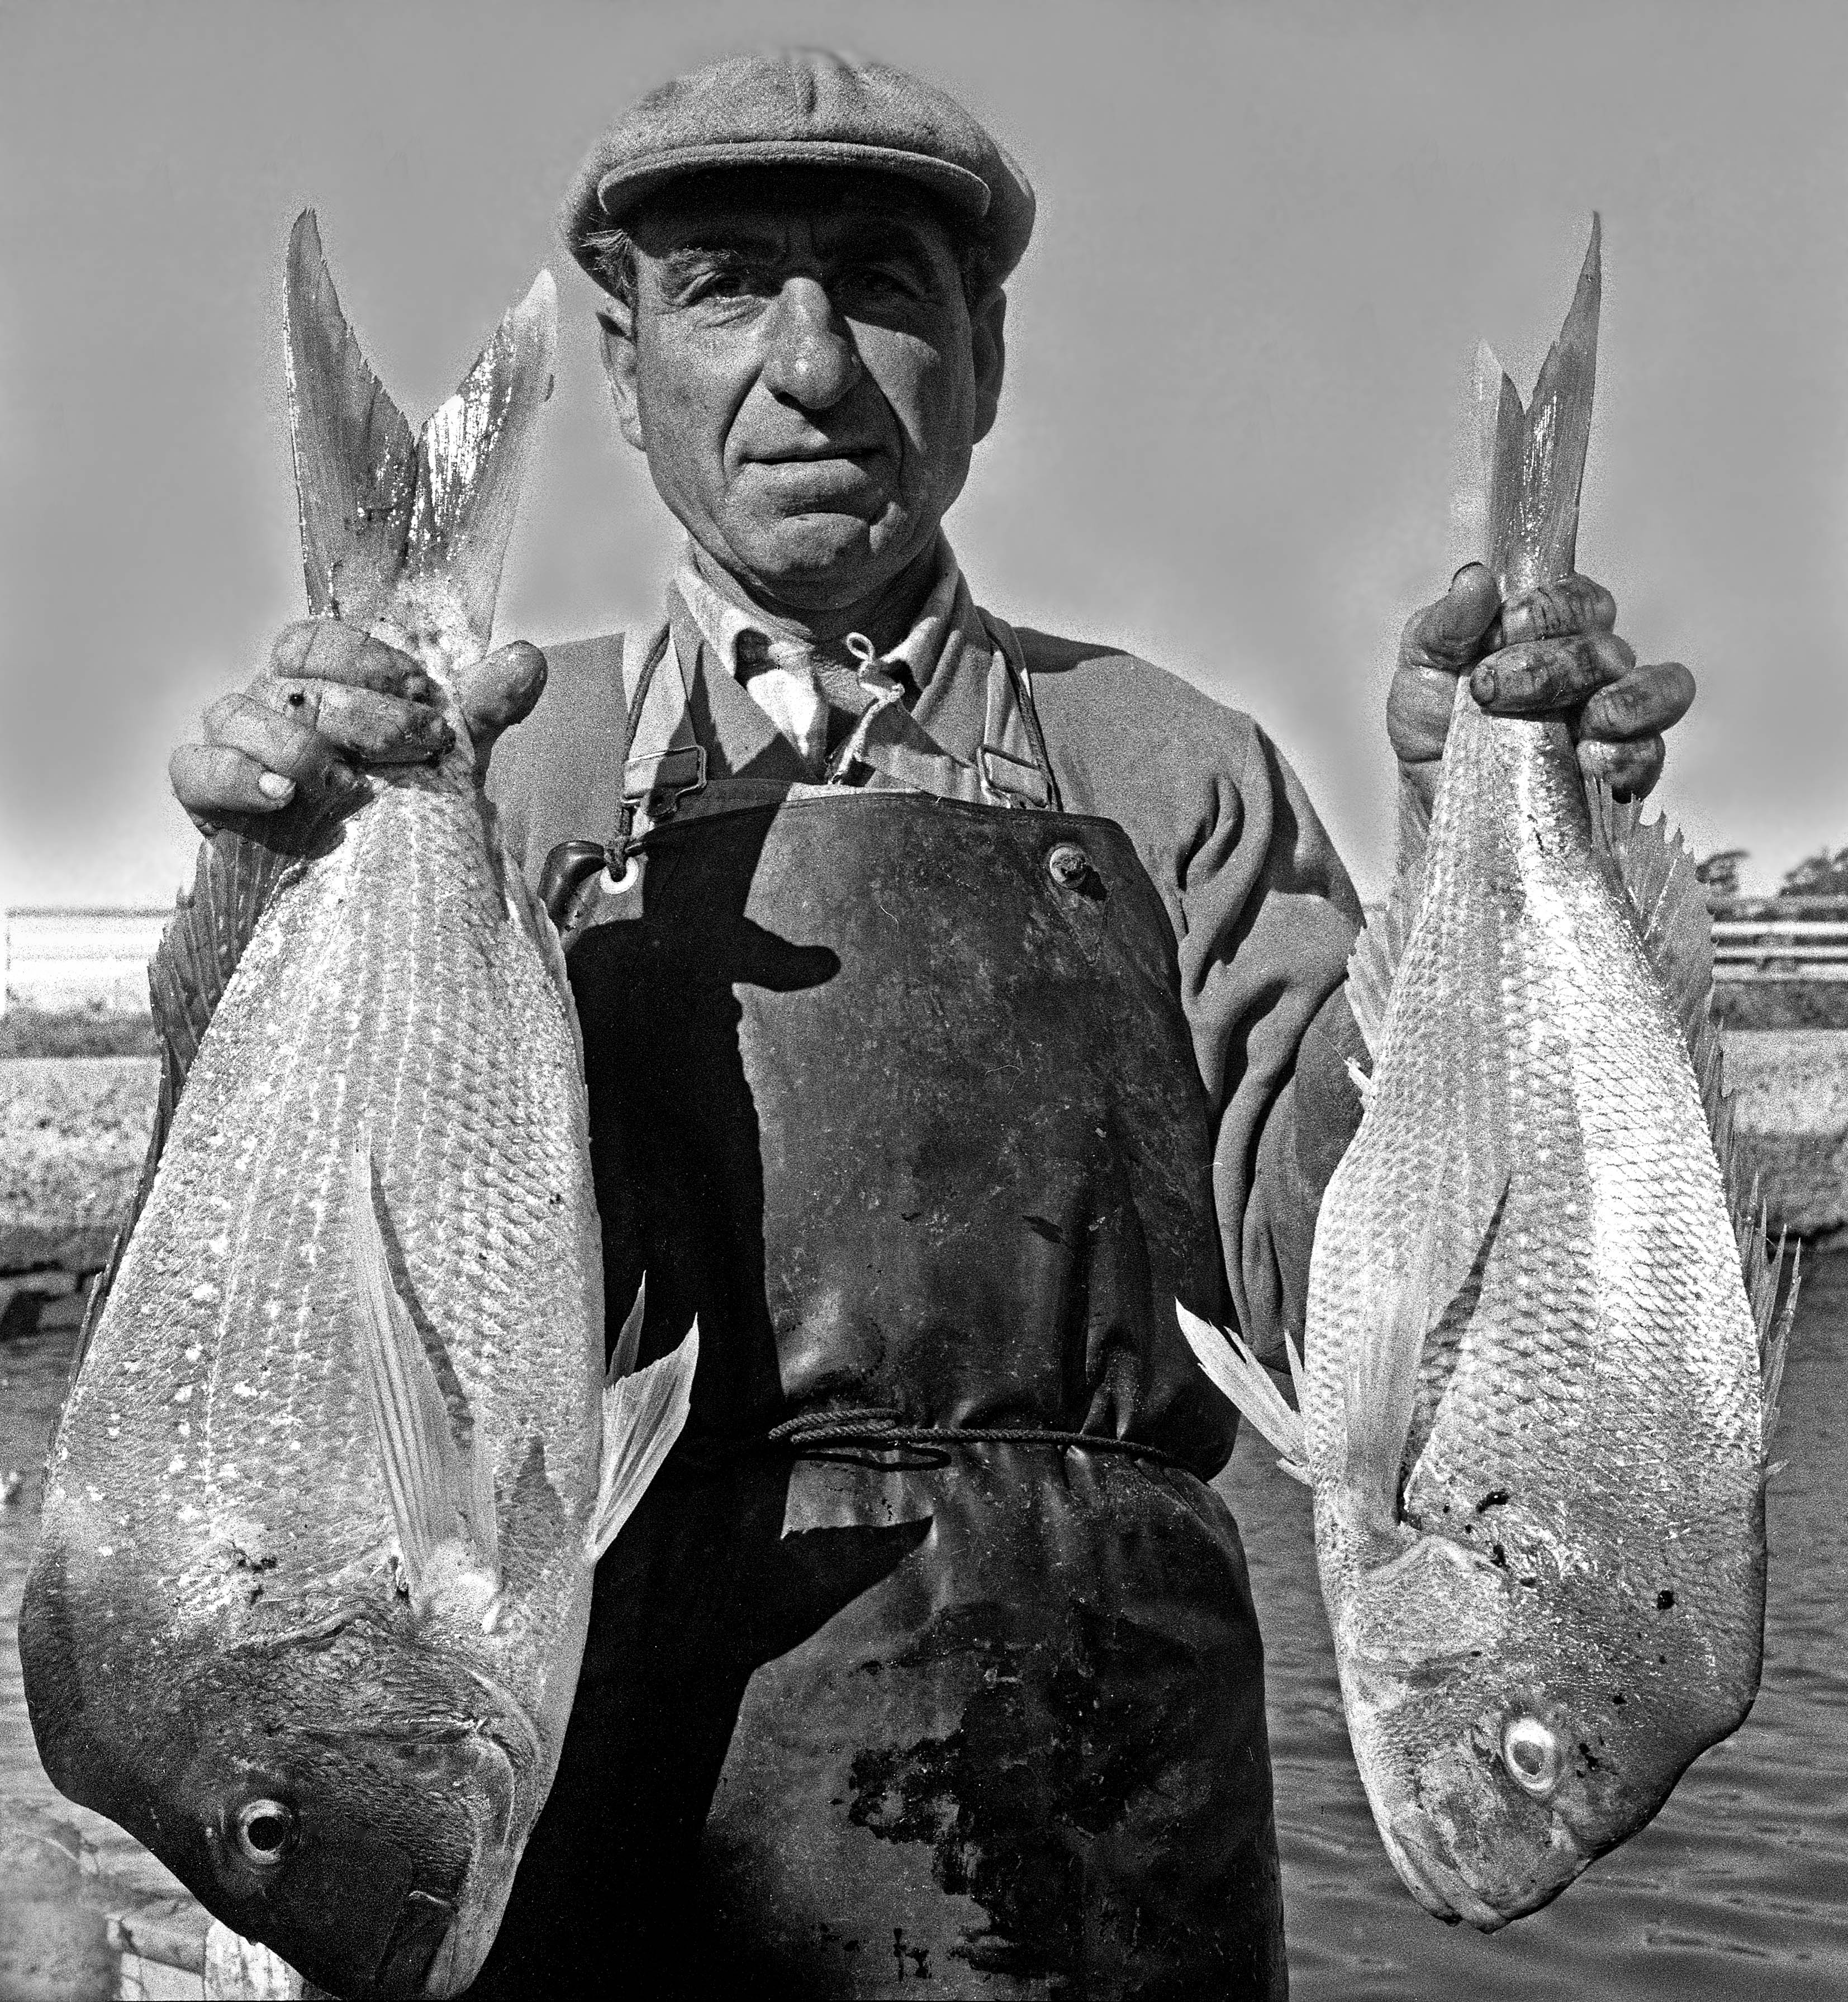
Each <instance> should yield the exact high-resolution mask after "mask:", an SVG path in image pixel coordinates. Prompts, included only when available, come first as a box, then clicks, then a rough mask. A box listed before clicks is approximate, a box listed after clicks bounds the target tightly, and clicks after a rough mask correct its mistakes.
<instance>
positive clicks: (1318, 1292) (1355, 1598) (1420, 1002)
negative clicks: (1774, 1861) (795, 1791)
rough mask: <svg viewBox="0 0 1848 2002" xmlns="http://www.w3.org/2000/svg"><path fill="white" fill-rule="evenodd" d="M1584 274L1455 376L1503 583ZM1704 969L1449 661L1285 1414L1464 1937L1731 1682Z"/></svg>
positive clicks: (1489, 1922) (1714, 1729) (1730, 1276)
mask: <svg viewBox="0 0 1848 2002" xmlns="http://www.w3.org/2000/svg"><path fill="white" fill-rule="evenodd" d="M1598 298H1599V256H1598V241H1597V234H1596V230H1595V226H1594V231H1593V236H1592V248H1591V251H1590V253H1589V254H1588V257H1587V259H1586V262H1585V271H1584V273H1583V274H1581V278H1580V281H1579V288H1578V295H1577V297H1576V298H1575V299H1574V303H1573V308H1572V310H1571V312H1570V313H1569V314H1568V316H1567V320H1566V323H1565V326H1564V329H1563V330H1562V332H1561V334H1560V339H1559V340H1558V342H1557V344H1556V345H1555V347H1554V348H1553V351H1552V353H1551V354H1549V356H1548V357H1547V360H1546V365H1545V367H1544V368H1543V370H1542V371H1541V375H1540V380H1539V383H1538V385H1536V389H1535V392H1534V397H1533V401H1532V406H1531V408H1530V409H1529V410H1523V408H1522V405H1521V403H1520V399H1519V398H1518V396H1516V394H1515V390H1514V387H1513V385H1512V383H1510V382H1508V379H1507V378H1506V377H1505V375H1501V371H1500V369H1499V368H1498V366H1492V367H1491V370H1490V371H1489V373H1488V375H1487V378H1486V380H1485V385H1484V386H1485V388H1486V389H1487V392H1488V393H1487V399H1486V402H1485V410H1486V412H1487V416H1488V420H1489V424H1488V433H1489V442H1490V447H1491V449H1490V480H1489V486H1490V511H1489V523H1488V525H1489V555H1490V562H1491V568H1492V569H1493V570H1494V574H1495V575H1496V577H1497V581H1498V584H1500V586H1501V589H1502V591H1503V594H1504V595H1505V596H1507V595H1511V594H1512V593H1513V592H1515V591H1527V590H1532V589H1535V588H1539V587H1544V586H1546V585H1550V584H1553V583H1556V582H1557V581H1560V580H1561V579H1563V578H1564V577H1567V575H1569V574H1570V573H1571V570H1572V567H1573V553H1574V535H1575V532H1576V525H1577V519H1578V493H1579V485H1580V481H1581V478H1582V476H1583V471H1584V463H1585V443H1586V440H1587V438H1588V432H1589V425H1590V418H1591V403H1592V375H1593V370H1594V365H1595V353H1596V340H1597V323H1598ZM1489 360H1490V361H1491V364H1492V362H1493V358H1492V357H1491V358H1489ZM1627 886H1628V887H1627ZM1711 964H1712V961H1711V949H1710V942H1709V938H1708V931H1707V916H1706V910H1705V906H1704V903H1703V900H1702V896H1701V893H1700V888H1699V886H1698V885H1697V884H1696V883H1695V881H1694V880H1693V869H1692V865H1691V863H1690V862H1689V859H1688V857H1687V856H1686V855H1685V854H1684V853H1682V852H1681V851H1680V850H1679V848H1678V847H1671V846H1668V845H1667V844H1665V842H1664V841H1663V839H1662V837H1661V832H1660V830H1659V828H1645V829H1640V830H1639V829H1638V828H1636V826H1635V825H1634V815H1625V814H1622V813H1620V812H1618V811H1613V809H1611V808H1610V807H1608V806H1607V805H1603V804H1600V805H1599V807H1598V809H1597V811H1596V813H1595V816H1594V814H1593V813H1592V812H1591V811H1588V802H1587V799H1586V796H1585V788H1584V786H1583V783H1582V781H1581V777H1580V774H1579V769H1578V759H1577V755H1576V752H1575V749H1574V745H1573V743H1572V741H1571V736H1570V734H1569V733H1568V731H1567V728H1566V726H1565V724H1564V722H1563V721H1560V720H1557V719H1552V720H1543V721H1516V720H1506V719H1500V720H1498V719H1493V718H1491V717H1487V716H1486V715H1485V714H1484V713H1483V712H1482V710H1480V709H1479V708H1478V707H1477V705H1476V703H1475V701H1474V699H1473V697H1472V696H1471V693H1470V685H1469V682H1468V681H1467V679H1465V680H1464V681H1463V682H1460V683H1459V687H1458V689H1457V695H1456V708H1455V711H1454V714H1453V717H1452V724H1451V730H1450V736H1449V744H1448V746H1447V748H1446V750H1445V759H1444V769H1443V776H1442V781H1441V783H1440V787H1439V790H1438V799H1437V803H1436V807H1435V811H1434V814H1433V817H1432V821H1431V831H1430V835H1429V839H1428V845H1427V846H1426V848H1425V850H1424V856H1423V858H1422V863H1421V866H1417V867H1414V870H1413V871H1412V872H1411V873H1410V874H1409V875H1408V876H1407V877H1406V878H1405V879H1404V880H1403V881H1402V883H1401V884H1400V890H1399V892H1398V895H1397V896H1396V899H1395V903H1394V905H1393V908H1392V909H1390V910H1389V912H1388V913H1386V916H1384V918H1383V919H1382V920H1381V922H1380V925H1379V933H1378V935H1377V936H1375V935H1374V934H1373V933H1371V932H1370V933H1369V938H1368V939H1366V940H1363V941H1362V945H1361V947H1359V948H1358V949H1357V951H1356V955H1355V972H1354V974H1353V975H1351V978H1350V992H1351V994H1353V995H1354V996H1355V1002H1356V1015H1357V1019H1359V1020H1361V1021H1362V1026H1363V1027H1368V1028H1369V1040H1370V1041H1371V1043H1372V1048H1373V1050H1374V1052H1375V1055H1376V1065H1375V1069H1374V1071H1373V1076H1372V1086H1371V1088H1370V1092H1369V1102H1368V1107H1367V1111H1366V1114H1365V1118H1363V1120H1362V1124H1361V1127H1360V1130H1359V1132H1358V1134H1357V1135H1355V1140H1354V1142H1353V1144H1352V1145H1351V1147H1350V1148H1349V1149H1348V1153H1346V1155H1345V1156H1344V1158H1343V1160H1342V1161H1341V1165H1340V1167H1338V1168H1337V1170H1336V1172H1335V1174H1334V1177H1333V1179H1332V1180H1331V1181H1330V1184H1329V1187H1328V1191H1327V1196H1326V1197H1325V1198H1324V1200H1323V1208H1322V1213H1321V1218H1320V1223H1319V1225H1318V1227H1317V1233H1316V1244H1315V1250H1314V1255H1313V1260H1312V1263H1311V1268H1310V1278H1309V1317H1308V1329H1307V1356H1306V1365H1305V1376H1304V1381H1303V1385H1302V1393H1303V1394H1302V1408H1303V1417H1304V1430H1305V1435H1306V1446H1307V1460H1308V1463H1309V1471H1310V1473H1311V1474H1312V1476H1313V1487H1314V1490H1315V1513H1316V1553H1317V1558H1318V1563H1319V1567H1320V1572H1321V1578H1322V1586H1323V1599H1324V1600H1325V1603H1326V1604H1327V1609H1328V1616H1329V1623H1330V1627H1331V1629H1332V1631H1333V1633H1334V1642H1335V1651H1336V1655H1337V1661H1338V1662H1339V1664H1340V1668H1341V1688H1342V1697H1343V1700H1344V1707H1345V1709H1346V1711H1347V1716H1348V1730H1349V1734H1350V1736H1351V1739H1352V1741H1353V1744H1354V1749H1355V1760H1356V1762H1357V1763H1358V1766H1359V1767H1360V1770H1361V1774H1362V1778H1363V1780H1364V1781H1365V1784H1366V1787H1367V1792H1368V1797H1369V1801H1370V1802H1371V1804H1372V1808H1373V1813H1374V1817H1375V1819H1376V1822H1377V1823H1378V1825H1379V1829H1380V1833H1381V1835H1382V1836H1383V1839H1384V1840H1385V1842H1386V1847H1387V1849H1388V1850H1389V1853H1390V1854H1391V1855H1392V1857H1393V1862H1394V1864H1395V1865H1396V1867H1397V1868H1398V1870H1399V1872H1400V1876H1401V1877H1402V1878H1403V1880H1404V1881H1405V1882H1406V1884H1407V1887H1408V1888H1409V1889H1411V1890H1412V1891H1413V1892H1414V1895H1416V1896H1417V1897H1418V1898H1419V1899H1420V1901H1421V1903H1424V1905H1425V1906H1427V1908H1428V1910H1431V1911H1432V1912H1434V1913H1437V1914H1438V1916H1440V1917H1446V1918H1452V1917H1463V1918H1466V1919H1468V1920H1470V1921H1471V1923H1473V1924H1476V1925H1477V1926H1480V1927H1483V1928H1484V1929H1485V1930H1493V1929H1494V1927H1497V1926H1498V1925H1501V1924H1505V1922H1506V1921H1507V1920H1509V1919H1511V1918H1513V1917H1518V1916H1519V1915H1520V1914H1521V1913H1524V1912H1528V1911H1531V1910H1534V1909H1536V1907H1537V1906H1540V1905H1543V1904H1544V1903H1546V1902H1547V1900H1548V1899H1550V1898H1552V1897H1553V1896H1556V1895H1557V1892H1559V1891H1560V1889H1562V1888H1563V1887H1564V1885H1566V1884H1567V1883H1569V1882H1571V1879H1572V1878H1574V1876H1575V1875H1577V1874H1578V1871H1580V1870H1581V1869H1582V1868H1584V1867H1585V1864H1586V1863H1587V1862H1588V1861H1589V1860H1590V1859H1591V1858H1592V1857H1595V1856H1596V1855H1598V1854H1600V1853H1602V1851H1603V1850H1606V1849H1608V1848H1609V1847H1612V1846H1613V1844H1614V1843H1618V1842H1620V1841H1622V1840H1623V1839H1624V1838H1625V1836H1628V1835H1630V1834H1633V1833H1634V1832H1635V1831H1636V1829H1638V1828H1640V1827H1641V1826H1643V1825H1644V1823H1645V1822H1647V1821H1648V1819H1650V1817H1651V1815H1654V1812H1656V1810H1657V1809H1658V1808H1659V1807H1660V1806H1661V1803H1662V1801H1664V1800H1665V1798H1667V1796H1668V1791H1669V1789H1670V1788H1671V1787H1672V1786H1673V1785H1674V1784H1675V1781H1676V1780H1677V1779H1678V1778H1679V1776H1680V1774H1682V1771H1683V1770H1685V1769H1686V1767H1687V1765H1688V1764H1689V1762H1690V1761H1691V1760H1693V1759H1694V1758H1695V1757H1696V1756H1697V1755H1698V1754H1699V1753H1700V1752H1701V1751H1703V1749H1705V1748H1706V1747H1707V1746H1709V1745H1711V1744H1713V1743H1714V1742H1716V1741H1717V1739H1721V1738H1722V1737H1724V1735H1726V1734H1727V1733H1728V1732H1731V1731H1732V1730H1734V1729H1735V1728H1736V1727H1737V1726H1738V1724H1739V1723H1740V1722H1741V1721H1742V1720H1743V1718H1744V1717H1745V1713H1746V1711H1747V1710H1748V1709H1749V1707H1750V1705H1751V1703H1752V1697H1753V1695H1754V1694H1755V1693H1756V1690H1757V1687H1758V1679H1759V1662H1760V1657H1761V1654H1762V1650H1763V1626H1764V1590H1765V1543H1764V1500H1763V1452H1764V1446H1765V1443H1766V1434H1767V1432H1768V1430H1769V1425H1768V1421H1767V1418H1766V1412H1765V1409H1764V1402H1763V1398H1762V1397H1761V1393H1760V1371H1761V1352H1760V1342H1761V1332H1762V1328H1763V1317H1762V1314H1761V1310H1763V1313H1768V1310H1769V1307H1770V1293H1771V1292H1772V1290H1773V1287H1772V1282H1771V1279H1770V1275H1768V1274H1767V1273H1766V1271H1765V1269H1764V1268H1763V1261H1762V1259H1761V1257H1760V1256H1759V1253H1758V1252H1757V1250H1756V1249H1752V1250H1750V1251H1749V1252H1748V1254H1746V1255H1747V1257H1748V1259H1749V1271H1750V1275H1751V1277H1752V1281H1753V1287H1752V1296H1751V1297H1748V1292H1747V1287H1746V1284H1745V1276H1744V1275H1743V1274H1742V1264H1741V1238H1740V1235H1739V1233H1738V1231H1737V1229H1736V1228H1735V1221H1734V1218H1733V1215H1732V1212H1731V1202H1730V1198H1729V1193H1728V1188H1727V1187H1726V1185H1725V1177H1724V1174H1723V1172H1722V1168H1721V1162H1720V1160H1718V1159H1717V1157H1716V1154H1715V1151H1714V1143H1713V1140H1712V1138H1711V1136H1710V1132H1709V1127H1708V1119H1709V1116H1710V1114H1717V1113H1718V1112H1719V1111H1720V1107H1719V1105H1718V1101H1717V1096H1715V1095H1714V1094H1712V1093H1708V1094H1707V1097H1706V1099H1705V1100H1703V1078H1705V1077H1707V1074H1708V1071H1709V1067H1710V1066H1709V1045H1710V1034H1711V1032H1710V1030H1709V1028H1708V1026H1707V1004H1708V997H1709V990H1710V984H1711ZM1388 980H1389V989H1390V998H1389V1003H1388V1004H1387V1005H1386V1008H1385V1011H1384V1015H1383V1019H1379V1018H1378V1014H1377V1010H1376V1009H1374V1008H1373V1007H1372V1006H1369V1004H1368V999H1367V997H1368V996H1369V994H1370V993H1371V994H1375V995H1376V994H1378V993H1379V992H1380V991H1381V989H1383V986H1384V985H1386V983H1387V982H1388ZM1370 1018H1372V1020H1371V1022H1370ZM1697 1072H1699V1073H1700V1076H1697Z"/></svg>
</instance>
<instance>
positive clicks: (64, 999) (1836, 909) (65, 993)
mask: <svg viewBox="0 0 1848 2002" xmlns="http://www.w3.org/2000/svg"><path fill="white" fill-rule="evenodd" d="M1713 913H1714V977H1715V978H1717V979H1720V980H1723V981H1728V982H1735V981H1737V982H1745V981H1760V980H1770V981H1848V897H1724V898H1714V904H1713ZM171 916H173V906H172V905H170V904H162V905H158V906H157V905H143V904H93V905H62V906H58V907H52V906H48V905H41V906H35V907H30V908H21V909H16V910H10V911H9V910H5V909H0V1010H4V1009H5V1007H6V1006H11V1005H23V1006H30V1007H37V1008H73V1007H75V1008H82V1007H90V1008H105V1009H110V1010H121V1011H123V1012H138V1011H140V1010H143V1009H145V1007H146V1006H147V1005H148V961H149V960H150V959H151V958H152V957H153V956H154V949H155V947H156V946H157V945H159V943H160V934H161V929H162V926H164V925H165V924H166V922H167V920H168V919H169V917H171Z"/></svg>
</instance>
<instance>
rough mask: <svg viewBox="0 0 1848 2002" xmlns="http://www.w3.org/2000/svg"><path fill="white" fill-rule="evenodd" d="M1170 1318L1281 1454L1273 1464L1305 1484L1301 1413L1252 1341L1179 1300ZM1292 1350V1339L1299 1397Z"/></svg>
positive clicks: (1210, 1376)
mask: <svg viewBox="0 0 1848 2002" xmlns="http://www.w3.org/2000/svg"><path fill="white" fill-rule="evenodd" d="M1174 1317H1175V1319H1176V1320H1177V1322H1178V1323H1179V1324H1180V1332H1181V1334H1182V1335H1183V1336H1184V1338H1185V1339H1186V1341H1187V1346H1188V1348H1191V1350H1192V1351H1193V1352H1194V1360H1195V1361H1196V1362H1198V1364H1199V1365H1200V1367H1201V1369H1203V1370H1204V1371H1205V1372H1206V1376H1207V1380H1208V1382H1209V1383H1211V1384H1212V1386H1213V1388H1214V1389H1215V1390H1217V1391H1218V1392H1219V1394H1220V1395H1221V1396H1222V1397H1224V1398H1225V1399H1226V1401H1227V1402H1228V1403H1229V1404H1233V1405H1234V1406H1236V1407H1237V1410H1238V1411H1239V1414H1240V1416H1241V1417H1242V1418H1246V1419H1247V1420H1248V1421H1250V1424H1251V1425H1253V1426H1254V1428H1256V1429H1257V1432H1260V1434H1261V1435H1263V1436H1264V1438H1265V1439H1268V1440H1269V1441H1270V1442H1271V1445H1272V1446H1274V1447H1275V1448H1276V1449H1277V1451H1278V1453H1279V1454H1280V1455H1281V1457H1280V1458H1279V1460H1278V1463H1277V1464H1278V1466H1279V1467H1281V1468H1282V1470H1284V1472H1285V1474H1288V1475H1289V1477H1291V1479H1292V1480H1293V1481H1302V1482H1303V1483H1304V1484H1309V1481H1310V1474H1309V1439H1308V1435H1307V1433H1306V1431H1305V1429H1304V1427H1303V1422H1302V1413H1301V1412H1300V1411H1295V1410H1292V1407H1290V1405H1289V1404H1288V1402H1287V1401H1286V1400H1285V1397H1284V1394H1283V1393H1282V1392H1281V1390H1278V1387H1277V1386H1276V1384H1275V1383H1273V1382H1272V1381H1271V1375H1270V1372H1269V1371H1268V1370H1267V1369H1265V1367H1264V1365H1263V1364H1262V1363H1261V1362H1259V1361H1258V1359H1257V1355H1256V1354H1255V1353H1254V1352H1253V1350H1252V1348H1251V1346H1250V1344H1249V1343H1248V1342H1247V1341H1246V1340H1245V1339H1244V1338H1243V1336H1242V1335H1241V1334H1239V1333H1238V1332H1237V1331H1236V1329H1233V1328H1229V1327H1214V1325H1213V1324H1212V1322H1211V1321H1209V1320H1202V1319H1201V1317H1200V1316H1199V1315H1198V1314H1197V1313H1193V1312H1191V1310H1189V1309H1188V1308H1187V1307H1185V1306H1183V1305H1182V1304H1181V1303H1180V1301H1179V1300H1177V1301H1176V1302H1175V1303H1174ZM1288 1339H1289V1338H1288V1336H1287V1335H1286V1336H1285V1341H1288ZM1290 1373H1291V1375H1292V1377H1293V1378H1295V1381H1296V1384H1297V1395H1298V1397H1301V1396H1302V1365H1301V1362H1300V1361H1299V1358H1297V1356H1296V1355H1295V1344H1294V1343H1292V1344H1291V1356H1290Z"/></svg>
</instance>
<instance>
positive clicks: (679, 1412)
mask: <svg viewBox="0 0 1848 2002" xmlns="http://www.w3.org/2000/svg"><path fill="white" fill-rule="evenodd" d="M698 1367H699V1324H698V1323H697V1322H696V1323H695V1324H694V1325H693V1327H692V1328H691V1329H689V1331H688V1332H687V1334H686V1335H685V1338H683V1339H682V1341H681V1344H680V1346H679V1347H678V1348H676V1349H675V1350H674V1351H673V1352H671V1354H669V1355H664V1356H662V1357H661V1359H660V1360H659V1361H658V1362H650V1364H649V1365H648V1366H647V1368H646V1369H637V1370H635V1371H633V1372H630V1373H629V1374H628V1375H626V1376H619V1377H617V1376H612V1377H608V1378H606V1379H605V1382H604V1386H603V1458H602V1465H601V1470H600V1471H599V1474H598V1481H597V1505H596V1508H595V1509H594V1511H593V1512H592V1514H591V1522H590V1527H589V1529H588V1532H587V1533H586V1535H585V1538H584V1543H585V1548H586V1550H587V1551H588V1554H589V1555H590V1557H591V1560H592V1561H593V1562H594V1561H595V1560H596V1559H597V1558H598V1557H601V1556H602V1554H603V1553H604V1552H605V1550H608V1548H609V1547H610V1545H611V1544H612V1543H614V1542H615V1540H616V1535H617V1533H618V1532H619V1530H620V1529H622V1525H623V1524H624V1523H625V1522H627V1521H628V1520H629V1517H630V1515H633V1513H634V1512H635V1507H636V1503H637V1502H638V1501H640V1500H641V1498H642V1496H643V1494H644V1493H645V1492H646V1491H647V1486H648V1484H649V1482H650V1481H652V1480H653V1479H654V1477H655V1475H656V1474H657V1473H658V1472H659V1471H660V1469H661V1462H662V1461H663V1460H665V1459H666V1458H667V1456H668V1450H669V1449H670V1448H671V1446H673V1443H674V1442H675V1440H676V1439H678V1438H679V1436H680V1432H681V1428H682V1426H683V1425H685V1423H686V1421H687V1413H688V1411H689V1409H690V1408H691V1407H692V1396H693V1372H694V1371H695V1370H696V1369H697V1368H698Z"/></svg>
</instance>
